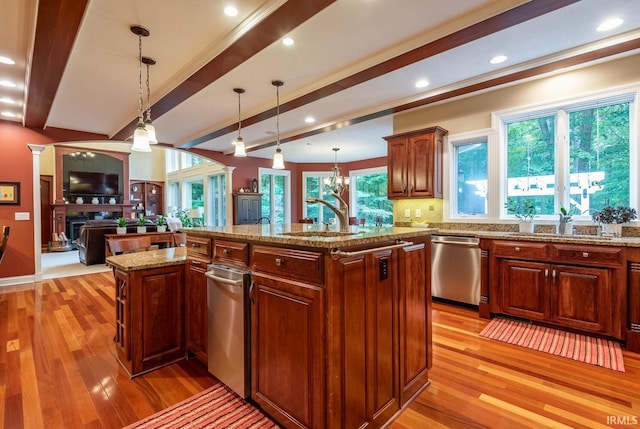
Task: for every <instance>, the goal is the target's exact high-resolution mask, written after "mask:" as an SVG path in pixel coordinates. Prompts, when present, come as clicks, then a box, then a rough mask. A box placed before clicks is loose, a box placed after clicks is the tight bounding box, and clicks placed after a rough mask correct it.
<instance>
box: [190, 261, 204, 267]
mask: <svg viewBox="0 0 640 429" xmlns="http://www.w3.org/2000/svg"><path fill="white" fill-rule="evenodd" d="M191 265H195V266H197V267H199V266H200V265H202V262H200V261H194V260H193V259H192V260H191Z"/></svg>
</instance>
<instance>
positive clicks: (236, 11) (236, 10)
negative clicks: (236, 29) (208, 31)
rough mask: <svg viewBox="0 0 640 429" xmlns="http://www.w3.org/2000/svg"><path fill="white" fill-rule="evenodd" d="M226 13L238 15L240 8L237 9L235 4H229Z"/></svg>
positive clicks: (225, 9)
mask: <svg viewBox="0 0 640 429" xmlns="http://www.w3.org/2000/svg"><path fill="white" fill-rule="evenodd" d="M224 13H225V15H227V16H237V15H238V9H236V8H235V7H233V6H227V7H225V8H224Z"/></svg>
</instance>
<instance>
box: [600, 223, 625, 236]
mask: <svg viewBox="0 0 640 429" xmlns="http://www.w3.org/2000/svg"><path fill="white" fill-rule="evenodd" d="M602 233H603V234H604V235H609V236H612V237H622V224H621V223H605V224H602Z"/></svg>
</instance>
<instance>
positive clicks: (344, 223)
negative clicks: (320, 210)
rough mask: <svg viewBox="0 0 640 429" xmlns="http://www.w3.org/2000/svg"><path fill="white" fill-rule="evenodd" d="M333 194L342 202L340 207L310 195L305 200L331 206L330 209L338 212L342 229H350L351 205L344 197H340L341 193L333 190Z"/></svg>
mask: <svg viewBox="0 0 640 429" xmlns="http://www.w3.org/2000/svg"><path fill="white" fill-rule="evenodd" d="M331 196H332V197H334V198H335V199H336V200H338V201H339V202H340V208H338V207H336V206H334V205H333V204H331V203H329V202H327V201H325V200H323V199H320V198H315V197H309V198H307V199H305V201H306V202H307V203H321V204H324V205H325V206H327V207H329V209H331V211H333V212H334V213H335V214H336V216H338V221H339V222H340V231H348V230H349V206H347V203H346V202H345V201H344V200H343V199H342V198H340V195H338V194H336V193H335V192H332V193H331Z"/></svg>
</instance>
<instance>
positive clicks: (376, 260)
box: [327, 250, 400, 428]
mask: <svg viewBox="0 0 640 429" xmlns="http://www.w3.org/2000/svg"><path fill="white" fill-rule="evenodd" d="M333 268H335V272H334V275H333V276H332V282H333V283H332V284H331V296H330V298H329V299H330V301H331V302H332V303H334V304H337V305H334V306H332V308H331V315H330V318H331V320H332V322H331V323H330V325H331V332H330V333H329V334H328V336H329V338H330V339H329V342H330V344H329V346H328V347H329V349H331V350H335V352H334V354H333V355H332V356H329V360H330V361H329V362H328V367H329V371H330V372H329V375H328V379H329V380H330V381H329V383H330V387H329V389H330V390H331V391H333V392H340V394H336V395H332V397H331V398H330V399H329V409H330V416H329V422H327V426H328V427H340V426H343V427H347V428H357V427H365V426H366V425H367V424H372V423H373V425H374V426H376V425H377V426H380V425H381V424H382V423H384V422H386V421H388V420H389V419H390V418H391V417H392V416H393V415H394V414H395V413H396V412H397V411H398V410H399V409H400V394H399V387H400V385H399V378H398V375H399V372H398V351H397V350H398V323H397V320H398V310H397V303H398V293H397V281H396V279H395V275H396V273H397V270H398V267H397V257H394V255H393V254H392V252H391V251H389V250H387V251H381V252H376V253H372V254H367V255H366V256H365V255H362V256H358V257H348V258H342V259H340V260H339V261H336V262H335V263H334V264H333Z"/></svg>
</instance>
